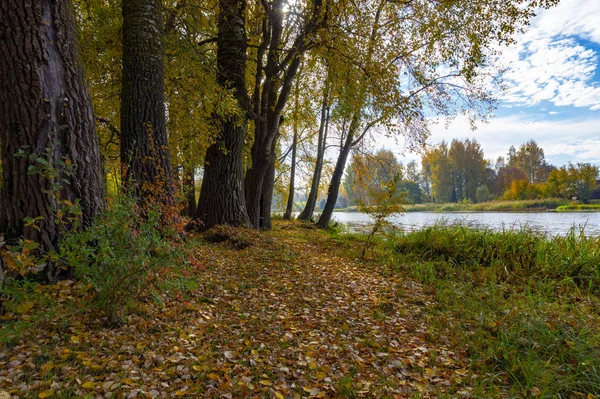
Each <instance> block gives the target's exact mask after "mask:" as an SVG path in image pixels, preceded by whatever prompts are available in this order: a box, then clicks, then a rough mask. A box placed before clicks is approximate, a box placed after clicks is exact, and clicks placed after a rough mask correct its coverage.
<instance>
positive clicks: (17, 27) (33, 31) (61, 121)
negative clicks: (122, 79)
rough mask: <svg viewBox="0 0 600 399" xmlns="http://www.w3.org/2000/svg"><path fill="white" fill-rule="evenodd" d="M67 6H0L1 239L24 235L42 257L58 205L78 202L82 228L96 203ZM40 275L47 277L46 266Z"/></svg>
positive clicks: (53, 234) (85, 95)
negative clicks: (29, 221)
mask: <svg viewBox="0 0 600 399" xmlns="http://www.w3.org/2000/svg"><path fill="white" fill-rule="evenodd" d="M71 8H72V4H71V2H70V1H54V0H37V1H34V0H0V15H1V18H0V139H1V142H2V179H3V184H2V190H1V198H2V208H1V211H0V225H1V230H2V232H3V234H4V236H5V238H6V239H7V240H9V241H10V240H14V239H17V238H20V237H24V238H26V239H29V240H33V241H36V242H38V243H40V249H41V251H45V252H47V251H51V250H53V249H55V248H56V246H57V244H58V241H59V239H60V234H61V228H63V227H65V226H64V225H62V224H61V223H58V224H57V223H56V222H55V217H54V216H55V215H56V211H57V209H58V207H60V206H61V202H62V203H63V204H64V201H65V200H66V201H70V202H75V201H76V200H79V201H80V204H81V210H82V219H83V223H84V225H86V224H88V223H89V222H90V221H91V219H92V218H93V217H94V215H95V214H96V213H97V212H98V211H99V210H100V209H102V207H103V205H104V202H103V200H104V199H103V197H104V193H103V187H104V186H103V183H102V177H101V165H100V157H99V149H98V138H97V136H96V131H95V122H94V114H93V109H92V102H91V99H90V95H89V91H88V87H87V83H86V81H85V75H84V71H83V67H82V64H81V62H80V60H79V58H78V55H77V45H76V33H75V22H74V18H73V14H72V9H71ZM45 163H47V166H44V164H45ZM65 165H66V166H65ZM30 168H38V169H39V171H38V172H34V173H31V171H32V170H31V169H30ZM34 170H35V169H34ZM59 170H60V172H58V171H59ZM57 172H58V174H57ZM56 188H58V189H59V191H58V192H57V191H56V190H55V189H56ZM40 216H41V217H43V220H42V221H41V222H40V224H39V228H40V229H39V231H38V230H37V229H35V228H33V227H24V223H23V220H24V218H36V217H40ZM48 277H49V278H50V279H52V278H53V277H55V275H54V270H52V267H49V268H48Z"/></svg>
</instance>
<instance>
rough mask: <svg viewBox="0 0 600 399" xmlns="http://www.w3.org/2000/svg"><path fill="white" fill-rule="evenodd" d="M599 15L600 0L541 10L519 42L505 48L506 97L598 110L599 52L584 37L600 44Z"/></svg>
mask: <svg viewBox="0 0 600 399" xmlns="http://www.w3.org/2000/svg"><path fill="white" fill-rule="evenodd" d="M598 20H600V1H599V0H563V1H562V2H561V3H560V4H559V5H558V6H557V7H555V8H551V9H549V10H543V11H541V12H540V14H539V15H538V17H536V18H535V19H534V20H533V21H532V24H531V27H530V29H529V30H528V31H527V32H526V33H525V34H523V35H521V36H520V37H519V38H518V39H517V40H518V43H517V45H515V46H513V47H511V48H509V49H507V50H505V51H504V55H503V58H502V59H503V62H504V63H506V64H507V65H508V66H509V70H508V72H507V74H506V75H505V79H506V82H507V83H508V86H509V91H508V92H507V93H506V95H504V96H503V98H502V99H503V100H504V101H506V102H509V103H513V104H516V105H535V104H539V103H540V102H542V101H549V102H551V103H553V104H554V105H556V106H574V107H584V108H589V109H592V110H600V83H599V82H593V78H594V74H595V72H596V69H597V68H598V67H599V56H598V54H597V53H596V51H594V50H593V49H591V48H586V47H585V46H584V45H583V44H582V42H581V39H585V40H588V41H591V42H593V43H598V44H600V24H598V22H597V21H598Z"/></svg>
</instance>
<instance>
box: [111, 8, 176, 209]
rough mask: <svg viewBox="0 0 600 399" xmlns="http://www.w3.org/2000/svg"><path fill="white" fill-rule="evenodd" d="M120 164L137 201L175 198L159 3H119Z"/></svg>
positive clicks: (165, 200)
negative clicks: (120, 35) (121, 27)
mask: <svg viewBox="0 0 600 399" xmlns="http://www.w3.org/2000/svg"><path fill="white" fill-rule="evenodd" d="M122 7H123V10H122V11H123V78H122V79H123V80H122V87H121V162H122V164H123V165H124V166H125V168H126V169H125V179H126V181H127V182H128V184H132V185H133V187H134V188H135V192H136V195H138V196H139V197H141V198H149V197H152V198H157V199H158V200H159V201H161V202H164V203H170V202H172V201H173V199H174V194H175V187H174V185H173V177H172V170H171V159H170V155H169V148H168V139H167V129H166V124H165V101H164V91H165V90H164V60H163V55H164V49H163V45H162V32H163V24H162V10H161V7H162V5H161V2H160V0H123V1H122Z"/></svg>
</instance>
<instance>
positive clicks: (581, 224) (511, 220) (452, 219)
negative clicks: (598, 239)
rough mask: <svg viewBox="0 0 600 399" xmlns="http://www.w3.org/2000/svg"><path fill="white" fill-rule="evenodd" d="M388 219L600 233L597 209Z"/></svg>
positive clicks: (358, 216) (356, 225)
mask: <svg viewBox="0 0 600 399" xmlns="http://www.w3.org/2000/svg"><path fill="white" fill-rule="evenodd" d="M333 220H334V221H337V222H339V223H343V224H346V225H348V227H349V228H350V229H351V230H357V231H364V230H366V229H368V228H369V227H370V226H371V225H372V223H373V220H372V219H371V218H370V216H369V215H367V214H364V213H358V212H335V213H334V214H333ZM389 220H390V222H391V223H392V224H393V225H394V226H396V227H398V228H400V229H402V230H404V231H413V230H418V229H421V228H423V227H425V226H431V225H433V224H435V223H444V224H452V223H462V224H466V225H468V226H472V227H474V228H490V229H493V230H498V231H501V230H507V229H510V230H519V229H521V228H523V227H527V228H530V229H533V230H536V231H539V232H541V233H543V234H546V235H565V234H567V233H568V232H569V230H571V229H572V228H575V229H578V230H579V229H584V231H585V233H586V234H587V235H598V234H599V233H600V213H597V212H564V213H563V212H536V213H517V212H515V213H512V212H511V213H509V212H477V213H474V212H473V213H468V212H448V213H434V212H407V213H404V214H395V215H393V216H391V217H390V218H389Z"/></svg>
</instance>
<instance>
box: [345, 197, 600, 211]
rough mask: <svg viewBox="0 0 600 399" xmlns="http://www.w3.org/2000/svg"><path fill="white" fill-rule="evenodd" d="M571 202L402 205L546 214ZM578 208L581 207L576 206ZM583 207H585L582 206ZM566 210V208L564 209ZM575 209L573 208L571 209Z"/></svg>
mask: <svg viewBox="0 0 600 399" xmlns="http://www.w3.org/2000/svg"><path fill="white" fill-rule="evenodd" d="M570 204H571V201H569V200H565V199H561V198H548V199H541V200H524V201H490V202H480V203H477V204H473V203H466V202H459V203H446V204H436V203H425V204H414V205H410V204H409V205H404V211H405V212H547V211H553V210H556V209H557V208H559V207H565V206H567V207H568V206H570ZM577 206H580V207H581V205H577ZM583 207H585V205H584V206H583ZM564 209H567V208H564ZM573 209H575V208H573ZM588 209H596V210H598V211H600V206H593V205H592V206H590V207H588ZM334 212H359V207H358V206H350V207H347V208H336V209H335V210H334Z"/></svg>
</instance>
